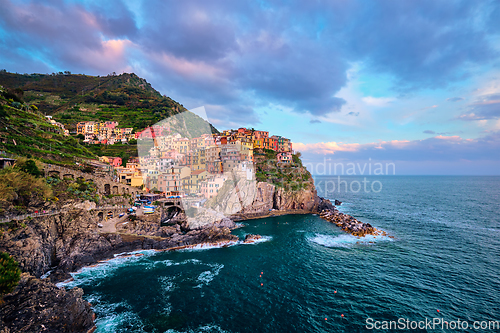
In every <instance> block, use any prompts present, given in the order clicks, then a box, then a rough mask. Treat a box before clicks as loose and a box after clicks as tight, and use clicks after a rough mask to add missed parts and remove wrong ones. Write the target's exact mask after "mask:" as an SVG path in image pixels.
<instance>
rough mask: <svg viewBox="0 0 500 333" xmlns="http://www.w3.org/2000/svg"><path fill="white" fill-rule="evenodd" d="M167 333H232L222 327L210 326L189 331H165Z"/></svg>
mask: <svg viewBox="0 0 500 333" xmlns="http://www.w3.org/2000/svg"><path fill="white" fill-rule="evenodd" d="M165 333H230V332H229V331H225V330H223V329H222V328H221V327H220V326H217V325H213V324H208V325H203V326H199V327H197V328H195V329H190V330H188V331H176V330H174V329H170V330H167V331H165Z"/></svg>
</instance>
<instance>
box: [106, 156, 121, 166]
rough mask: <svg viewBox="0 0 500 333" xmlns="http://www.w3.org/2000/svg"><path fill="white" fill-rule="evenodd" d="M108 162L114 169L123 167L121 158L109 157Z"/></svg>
mask: <svg viewBox="0 0 500 333" xmlns="http://www.w3.org/2000/svg"><path fill="white" fill-rule="evenodd" d="M108 161H109V162H108V163H109V164H111V165H112V166H114V167H119V166H121V165H122V158H121V157H108Z"/></svg>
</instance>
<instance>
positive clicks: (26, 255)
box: [0, 183, 379, 333]
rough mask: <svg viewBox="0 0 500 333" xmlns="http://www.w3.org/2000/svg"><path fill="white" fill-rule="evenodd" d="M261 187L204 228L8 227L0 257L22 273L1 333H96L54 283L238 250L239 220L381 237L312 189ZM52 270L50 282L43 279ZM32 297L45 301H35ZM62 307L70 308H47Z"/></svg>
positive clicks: (3, 309)
mask: <svg viewBox="0 0 500 333" xmlns="http://www.w3.org/2000/svg"><path fill="white" fill-rule="evenodd" d="M258 186H259V188H260V189H261V190H259V192H258V193H259V194H258V195H257V196H256V198H255V199H254V202H253V203H252V204H251V205H250V206H249V207H245V210H244V211H242V212H238V213H237V214H233V215H231V216H230V218H224V219H221V220H219V221H217V222H214V223H210V224H207V225H202V226H189V224H188V223H183V224H180V225H179V224H176V225H173V226H160V224H159V223H158V222H157V221H156V219H157V217H156V216H151V215H149V216H148V217H147V218H144V220H142V221H141V220H137V221H129V222H127V223H126V224H125V223H121V224H120V223H118V224H117V225H116V232H109V233H105V232H102V231H101V230H100V229H99V228H98V227H97V225H98V223H97V221H96V219H95V216H93V215H92V214H91V213H90V212H89V211H88V210H85V209H82V208H78V209H74V210H72V211H68V212H65V213H61V214H60V215H54V216H46V217H40V218H34V219H32V220H25V221H23V222H20V221H18V222H12V223H10V224H9V225H8V226H7V227H6V226H5V225H4V226H3V230H2V233H1V234H0V251H4V252H8V253H10V254H11V255H12V256H13V257H14V258H15V260H16V261H18V262H19V264H20V268H21V270H22V271H23V272H24V274H23V279H22V280H21V282H20V283H19V285H18V286H17V287H16V289H15V290H14V292H13V293H11V294H9V295H7V296H5V298H4V299H5V304H4V305H1V306H0V314H2V318H3V319H2V320H0V332H2V333H6V332H32V331H40V332H43V331H47V332H49V331H50V332H92V330H93V329H95V328H94V326H93V321H94V316H95V315H94V313H93V311H92V309H91V306H90V305H89V304H88V303H87V302H86V301H84V300H83V299H82V295H83V292H82V291H81V290H79V289H78V288H75V289H72V290H68V291H66V290H64V289H58V288H57V287H56V286H55V285H54V284H55V283H58V282H62V281H65V280H68V279H69V278H71V275H70V273H71V272H76V271H78V270H79V269H81V268H83V267H86V266H92V265H96V264H99V263H102V262H103V261H105V260H109V259H111V258H114V256H115V255H116V254H119V253H129V252H132V251H137V250H158V251H172V250H180V249H186V248H193V247H210V246H220V247H223V246H229V245H232V244H235V243H238V242H239V239H238V237H237V236H235V235H233V234H231V230H232V229H234V228H236V227H237V224H236V223H235V221H244V220H249V219H256V218H264V217H268V216H277V215H285V214H314V213H315V214H320V216H321V217H322V218H324V219H327V220H328V221H330V222H333V223H335V224H336V225H338V226H339V227H341V228H342V230H344V231H346V232H349V233H351V234H353V235H355V236H364V235H367V234H377V232H379V231H378V230H376V229H375V228H373V227H372V226H370V225H369V224H365V223H361V222H359V221H357V220H356V219H354V218H352V217H350V216H348V215H346V214H342V213H339V212H338V210H336V208H335V206H334V205H333V204H332V203H331V202H330V201H329V200H326V199H323V198H321V197H319V196H317V194H316V190H315V189H314V185H313V186H312V187H311V188H307V189H302V190H299V191H295V192H293V193H287V192H285V191H283V189H281V188H279V189H276V188H275V187H274V186H273V185H270V184H268V183H259V184H258ZM260 238H261V236H259V235H247V237H246V238H245V239H244V240H243V241H242V242H243V243H254V242H256V241H258V240H259V239H260ZM49 271H50V272H51V274H49V275H48V277H46V278H45V279H43V280H42V279H40V278H41V277H42V276H43V275H44V274H45V275H47V274H46V273H47V272H49ZM28 286H29V287H28ZM37 290H39V291H43V292H38V291H37ZM34 295H37V296H36V297H40V299H39V300H38V301H37V298H36V297H35V298H33V296H34ZM26 299H33V302H35V303H36V302H38V303H37V304H47V306H45V307H43V308H41V307H40V306H38V305H36V304H35V303H33V302H31V303H30V302H21V301H20V300H26ZM61 300H63V303H61ZM56 303H57V304H60V303H61V304H66V305H65V306H55V305H54V306H49V304H56ZM29 318H31V319H29ZM89 323H90V324H89Z"/></svg>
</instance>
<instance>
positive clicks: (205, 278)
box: [195, 264, 224, 288]
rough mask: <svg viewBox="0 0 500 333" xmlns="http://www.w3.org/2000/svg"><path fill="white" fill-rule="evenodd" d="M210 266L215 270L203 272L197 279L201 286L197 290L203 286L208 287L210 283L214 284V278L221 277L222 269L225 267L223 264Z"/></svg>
mask: <svg viewBox="0 0 500 333" xmlns="http://www.w3.org/2000/svg"><path fill="white" fill-rule="evenodd" d="M209 266H211V267H212V268H213V270H208V271H205V272H202V273H201V274H200V275H199V276H198V279H197V280H198V282H200V284H198V285H197V286H196V287H195V288H201V287H203V285H205V286H208V285H209V284H210V282H212V281H213V280H214V278H215V277H216V276H217V275H219V273H220V271H221V269H223V268H224V265H222V264H209Z"/></svg>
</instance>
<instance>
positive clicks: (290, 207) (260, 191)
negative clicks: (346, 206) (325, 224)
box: [232, 182, 321, 220]
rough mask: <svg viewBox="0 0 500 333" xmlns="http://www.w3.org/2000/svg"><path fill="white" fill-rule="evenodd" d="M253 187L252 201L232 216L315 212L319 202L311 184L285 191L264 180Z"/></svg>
mask: <svg viewBox="0 0 500 333" xmlns="http://www.w3.org/2000/svg"><path fill="white" fill-rule="evenodd" d="M255 187H256V191H255V196H254V197H253V201H251V203H250V204H249V205H248V206H245V207H244V208H243V209H242V210H240V211H238V212H235V213H234V214H233V215H232V218H235V219H237V220H238V219H245V218H256V217H265V216H268V215H270V214H288V213H289V214H293V213H297V214H306V213H315V212H317V211H318V206H319V204H320V202H321V199H320V198H319V197H318V196H317V194H316V189H315V188H314V185H313V184H309V185H308V186H305V187H304V188H302V189H299V190H295V191H287V190H285V189H284V188H282V187H276V186H275V185H272V184H269V183H265V182H259V183H257V184H256V186H255Z"/></svg>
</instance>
